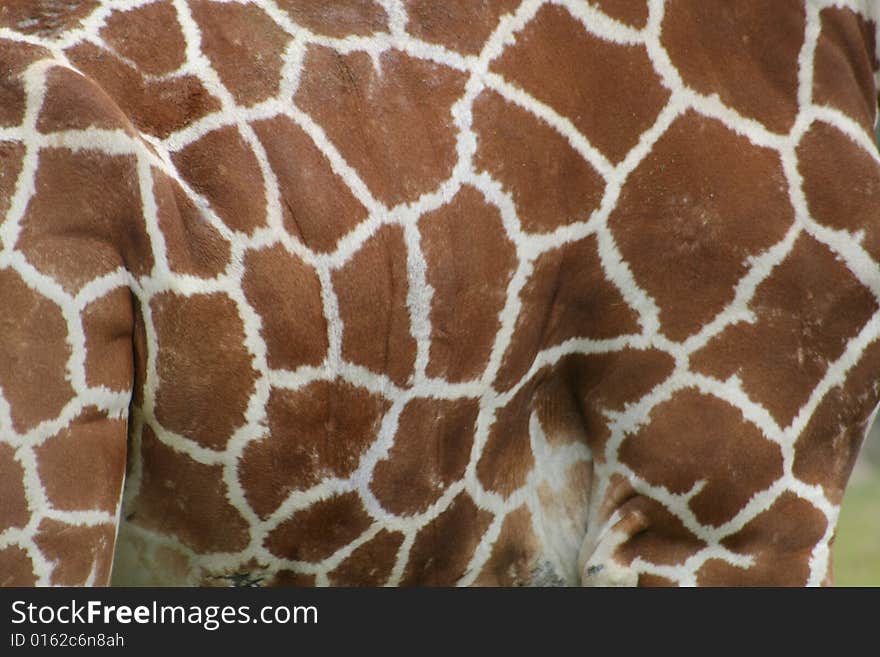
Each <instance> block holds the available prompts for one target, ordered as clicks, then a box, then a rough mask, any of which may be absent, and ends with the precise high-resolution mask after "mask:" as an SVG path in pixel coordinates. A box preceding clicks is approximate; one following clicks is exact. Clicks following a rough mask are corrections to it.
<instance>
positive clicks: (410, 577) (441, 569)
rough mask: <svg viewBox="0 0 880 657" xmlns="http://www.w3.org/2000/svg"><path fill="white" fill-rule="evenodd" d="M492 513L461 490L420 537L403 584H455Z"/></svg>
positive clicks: (412, 553) (414, 547) (408, 564)
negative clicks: (480, 506) (479, 505)
mask: <svg viewBox="0 0 880 657" xmlns="http://www.w3.org/2000/svg"><path fill="white" fill-rule="evenodd" d="M491 522H492V514H491V513H489V512H488V511H484V510H483V509H480V508H479V507H477V505H476V504H474V502H473V500H472V499H471V498H470V496H469V495H468V494H467V493H459V494H458V496H457V497H456V498H455V499H454V500H452V503H451V504H450V505H449V507H447V509H446V510H445V511H443V513H441V514H440V515H439V516H437V517H436V518H434V519H433V520H432V521H431V522H430V523H428V524H427V525H425V526H424V527H423V528H422V530H421V531H420V532H419V533H418V535H417V536H416V540H415V543H413V547H412V550H411V551H410V555H409V562H408V563H407V566H406V571H405V572H404V575H403V579H402V581H401V585H402V586H452V585H454V584H455V583H456V582H457V581H458V580H459V579H461V578H462V576H464V574H465V568H466V567H467V565H468V562H469V561H470V559H471V556H472V555H473V553H474V550H475V549H476V547H477V544H478V543H479V542H480V538H482V536H483V534H484V533H485V532H486V529H487V528H488V527H489V524H490V523H491Z"/></svg>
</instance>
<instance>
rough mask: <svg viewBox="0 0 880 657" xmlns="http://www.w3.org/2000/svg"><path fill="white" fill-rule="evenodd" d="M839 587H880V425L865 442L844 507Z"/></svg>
mask: <svg viewBox="0 0 880 657" xmlns="http://www.w3.org/2000/svg"><path fill="white" fill-rule="evenodd" d="M832 555H833V558H834V583H835V584H836V585H837V586H880V424H878V423H875V424H874V427H873V428H872V429H871V431H870V433H869V434H868V437H867V439H866V441H865V446H864V448H863V449H862V453H861V455H860V456H859V461H858V463H856V467H855V470H853V474H852V478H851V479H850V484H849V487H848V488H847V490H846V495H845V496H844V498H843V505H842V506H841V508H840V520H839V521H838V524H837V540H836V541H835V544H834V551H833V553H832Z"/></svg>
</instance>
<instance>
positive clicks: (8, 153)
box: [0, 81, 25, 217]
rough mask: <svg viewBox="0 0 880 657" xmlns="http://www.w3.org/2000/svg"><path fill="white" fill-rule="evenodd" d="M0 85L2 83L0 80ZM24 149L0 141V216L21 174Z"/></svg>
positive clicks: (4, 212) (6, 206)
mask: <svg viewBox="0 0 880 657" xmlns="http://www.w3.org/2000/svg"><path fill="white" fill-rule="evenodd" d="M0 85H2V81H0ZM0 93H2V92H0ZM2 102H3V99H2V98H0V107H3V104H2ZM0 111H2V110H0ZM24 151H25V149H24V146H23V145H22V144H17V143H15V142H11V141H0V217H5V216H6V213H7V212H9V208H10V206H11V205H12V196H13V195H14V194H15V185H16V183H17V182H18V176H19V174H21V164H22V161H23V160H24Z"/></svg>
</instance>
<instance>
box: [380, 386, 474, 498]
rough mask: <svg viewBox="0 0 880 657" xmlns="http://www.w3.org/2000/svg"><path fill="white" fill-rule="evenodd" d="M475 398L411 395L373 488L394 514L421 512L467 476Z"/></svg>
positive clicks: (472, 435)
mask: <svg viewBox="0 0 880 657" xmlns="http://www.w3.org/2000/svg"><path fill="white" fill-rule="evenodd" d="M479 410H480V408H479V403H478V402H477V401H476V400H474V399H459V400H442V399H413V400H412V401H410V402H409V403H408V404H407V405H406V408H404V409H403V412H402V413H401V415H400V424H399V426H398V429H397V434H396V435H395V438H394V445H393V446H392V448H391V449H390V451H389V452H388V456H387V457H386V458H385V459H383V460H381V461H379V462H378V463H377V464H376V468H375V470H374V471H373V479H372V483H371V484H370V490H372V491H373V493H374V494H375V495H376V498H377V499H378V500H379V502H380V503H381V504H382V506H383V507H385V508H386V509H387V510H388V511H390V512H391V513H394V514H397V515H408V514H413V513H421V512H424V511H426V510H427V508H428V507H429V506H430V505H431V504H433V503H434V502H436V501H437V500H438V499H439V498H440V496H441V495H442V494H443V492H444V491H445V490H446V489H447V488H448V487H449V486H450V485H451V484H452V483H454V482H456V481H458V480H460V479H461V478H462V477H463V476H464V471H465V468H466V467H467V464H468V462H469V461H470V456H471V446H472V445H473V440H474V428H475V426H476V422H477V413H478V412H479Z"/></svg>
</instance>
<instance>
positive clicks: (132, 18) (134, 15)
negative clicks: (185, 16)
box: [100, 0, 186, 75]
mask: <svg viewBox="0 0 880 657" xmlns="http://www.w3.org/2000/svg"><path fill="white" fill-rule="evenodd" d="M100 35H101V38H102V39H103V40H104V41H105V42H106V43H107V44H108V45H109V46H110V47H111V48H113V50H115V51H116V52H118V53H119V54H120V55H122V56H123V57H125V58H126V59H129V60H131V61H133V62H134V63H135V64H137V65H138V68H140V69H141V70H142V71H143V72H144V73H149V74H151V75H162V74H163V73H170V72H172V71H175V70H177V69H178V68H180V67H181V66H182V65H183V63H184V62H185V61H186V42H185V41H184V38H183V31H182V30H181V28H180V23H178V22H177V12H176V11H175V10H174V6H173V5H172V4H171V3H170V2H168V1H167V0H162V1H161V2H154V3H152V4H149V5H146V6H144V7H137V8H135V9H130V10H128V11H116V12H113V13H112V14H111V15H110V17H109V18H108V19H107V22H106V24H105V26H104V27H103V28H102V29H101V32H100Z"/></svg>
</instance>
